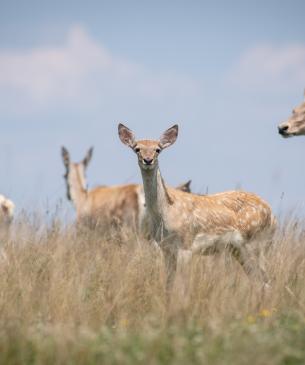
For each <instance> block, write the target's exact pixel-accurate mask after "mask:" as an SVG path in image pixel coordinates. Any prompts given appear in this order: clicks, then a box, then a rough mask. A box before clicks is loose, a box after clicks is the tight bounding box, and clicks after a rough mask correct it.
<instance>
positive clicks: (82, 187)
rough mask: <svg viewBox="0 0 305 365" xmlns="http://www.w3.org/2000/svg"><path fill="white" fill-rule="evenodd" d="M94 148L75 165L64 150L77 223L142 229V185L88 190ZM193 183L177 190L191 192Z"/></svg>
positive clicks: (68, 193) (63, 148)
mask: <svg viewBox="0 0 305 365" xmlns="http://www.w3.org/2000/svg"><path fill="white" fill-rule="evenodd" d="M92 154H93V148H90V149H89V151H88V152H87V154H86V156H85V158H84V159H83V160H82V161H81V162H79V163H74V162H71V160H70V155H69V152H68V150H67V149H66V148H65V147H62V159H63V163H64V165H65V168H66V174H65V175H64V177H65V180H66V186H67V198H68V199H69V200H71V201H72V202H73V204H74V206H75V208H76V214H77V221H78V222H84V223H87V224H89V225H92V224H93V225H94V226H95V225H97V224H106V225H107V224H109V223H110V224H126V225H128V226H129V227H134V228H135V229H136V230H138V229H139V227H140V225H141V224H142V218H143V216H144V210H145V204H144V202H145V200H144V191H143V187H142V186H141V185H136V184H130V185H121V186H111V187H107V186H98V187H96V188H94V189H91V190H88V189H87V187H86V177H85V172H86V169H87V167H88V165H89V162H90V161H91V158H92ZM190 183H191V181H188V182H186V183H185V184H181V185H179V187H177V188H178V189H180V190H182V191H186V192H190Z"/></svg>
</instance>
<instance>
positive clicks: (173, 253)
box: [162, 247, 178, 295]
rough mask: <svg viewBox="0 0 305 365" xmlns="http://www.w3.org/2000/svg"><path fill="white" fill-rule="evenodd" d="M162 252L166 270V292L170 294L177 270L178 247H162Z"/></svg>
mask: <svg viewBox="0 0 305 365" xmlns="http://www.w3.org/2000/svg"><path fill="white" fill-rule="evenodd" d="M162 252H163V257H164V263H165V272H166V293H167V295H169V293H170V291H171V288H172V286H173V283H174V279H175V274H176V271H177V260H178V249H177V248H176V247H173V248H169V247H162Z"/></svg>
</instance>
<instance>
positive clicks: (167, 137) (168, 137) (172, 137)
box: [159, 124, 178, 148]
mask: <svg viewBox="0 0 305 365" xmlns="http://www.w3.org/2000/svg"><path fill="white" fill-rule="evenodd" d="M177 137H178V125H177V124H175V125H173V126H172V127H171V128H169V129H168V130H167V131H165V132H164V133H163V134H162V136H161V137H160V140H159V143H160V146H161V147H162V148H167V147H169V146H171V145H172V144H174V143H175V142H176V139H177Z"/></svg>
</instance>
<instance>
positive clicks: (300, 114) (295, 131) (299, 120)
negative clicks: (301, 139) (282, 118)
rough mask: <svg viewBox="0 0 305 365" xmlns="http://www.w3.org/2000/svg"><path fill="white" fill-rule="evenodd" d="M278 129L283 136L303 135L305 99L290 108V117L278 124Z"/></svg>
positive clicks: (304, 132)
mask: <svg viewBox="0 0 305 365" xmlns="http://www.w3.org/2000/svg"><path fill="white" fill-rule="evenodd" d="M278 131H279V134H281V135H282V136H283V137H285V138H287V137H292V136H304V135H305V101H303V103H301V104H300V105H299V106H297V107H296V108H294V109H293V110H292V115H291V117H290V118H289V119H288V120H286V122H283V123H281V124H280V125H279V126H278Z"/></svg>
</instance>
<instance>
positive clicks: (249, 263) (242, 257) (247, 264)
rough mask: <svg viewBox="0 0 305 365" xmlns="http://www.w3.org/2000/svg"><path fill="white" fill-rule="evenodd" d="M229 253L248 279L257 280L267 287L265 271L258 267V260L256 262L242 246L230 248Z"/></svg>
mask: <svg viewBox="0 0 305 365" xmlns="http://www.w3.org/2000/svg"><path fill="white" fill-rule="evenodd" d="M230 252H231V253H232V255H233V257H234V258H235V259H236V260H237V261H238V262H239V263H240V265H241V266H242V268H243V269H244V271H245V273H246V274H247V275H248V276H249V277H254V278H255V277H256V278H259V280H260V281H261V282H263V284H264V286H265V287H268V286H269V284H268V283H269V279H268V276H267V274H266V272H265V270H264V269H263V268H262V267H261V266H260V264H259V262H258V258H256V260H255V259H254V258H253V257H251V255H250V253H249V252H248V250H247V248H246V247H244V246H239V247H236V246H233V245H231V246H230Z"/></svg>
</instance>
